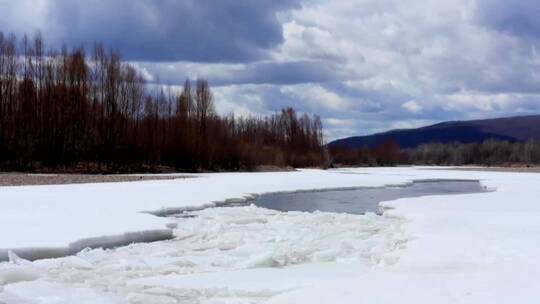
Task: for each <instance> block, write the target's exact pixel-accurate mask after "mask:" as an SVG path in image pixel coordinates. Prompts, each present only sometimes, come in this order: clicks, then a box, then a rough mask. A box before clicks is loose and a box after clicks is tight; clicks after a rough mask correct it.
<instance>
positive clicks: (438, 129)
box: [328, 115, 540, 148]
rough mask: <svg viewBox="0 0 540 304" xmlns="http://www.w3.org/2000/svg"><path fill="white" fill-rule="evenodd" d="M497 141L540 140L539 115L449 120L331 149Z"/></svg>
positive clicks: (359, 138)
mask: <svg viewBox="0 0 540 304" xmlns="http://www.w3.org/2000/svg"><path fill="white" fill-rule="evenodd" d="M490 138H494V139H499V140H507V141H511V142H515V141H526V140H528V139H531V138H533V139H538V140H540V115H533V116H518V117H506V118H495V119H484V120H470V121H450V122H443V123H438V124H435V125H431V126H427V127H421V128H417V129H399V130H391V131H388V132H384V133H377V134H373V135H367V136H355V137H348V138H343V139H338V140H336V141H333V142H331V143H329V144H328V146H329V147H344V148H359V147H363V146H369V147H373V146H377V145H379V144H382V143H384V142H386V141H388V140H394V141H395V142H396V143H397V144H398V145H399V146H400V147H402V148H414V147H417V146H418V145H421V144H425V143H432V142H440V143H449V142H460V143H475V142H482V141H484V140H487V139H490Z"/></svg>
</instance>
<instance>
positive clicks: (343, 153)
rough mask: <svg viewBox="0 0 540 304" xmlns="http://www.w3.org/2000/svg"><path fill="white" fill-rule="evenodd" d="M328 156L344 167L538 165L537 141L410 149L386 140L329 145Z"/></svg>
mask: <svg viewBox="0 0 540 304" xmlns="http://www.w3.org/2000/svg"><path fill="white" fill-rule="evenodd" d="M330 155H331V159H332V162H333V163H334V164H339V165H346V166H385V165H399V164H402V165H408V164H415V165H453V166H461V165H483V166H507V165H524V166H527V165H540V143H539V142H537V141H534V140H529V141H527V142H508V141H501V140H495V139H489V140H486V141H484V142H482V143H469V144H462V143H457V142H456V143H449V144H442V143H430V144H423V145H420V146H418V147H416V148H413V149H401V148H400V147H399V146H398V145H397V144H396V143H395V142H393V141H391V140H389V141H387V142H385V143H384V144H381V145H379V146H376V147H373V148H369V147H364V148H359V149H350V148H340V147H332V148H331V149H330Z"/></svg>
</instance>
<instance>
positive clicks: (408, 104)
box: [401, 100, 424, 113]
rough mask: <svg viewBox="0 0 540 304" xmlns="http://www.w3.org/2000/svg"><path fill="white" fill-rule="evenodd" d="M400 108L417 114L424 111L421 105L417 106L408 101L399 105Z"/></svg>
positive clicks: (415, 103) (412, 101)
mask: <svg viewBox="0 0 540 304" xmlns="http://www.w3.org/2000/svg"><path fill="white" fill-rule="evenodd" d="M401 107H402V108H404V109H405V110H407V111H409V112H411V113H419V112H422V110H423V109H424V108H423V107H422V106H421V105H419V104H418V103H417V102H416V101H414V100H409V101H407V102H405V103H403V104H402V105H401Z"/></svg>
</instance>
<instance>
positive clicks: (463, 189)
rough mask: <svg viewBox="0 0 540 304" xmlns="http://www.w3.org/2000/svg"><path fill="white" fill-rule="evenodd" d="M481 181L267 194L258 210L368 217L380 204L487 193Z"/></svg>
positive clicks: (441, 181) (258, 199) (258, 202)
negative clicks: (433, 196) (348, 214)
mask: <svg viewBox="0 0 540 304" xmlns="http://www.w3.org/2000/svg"><path fill="white" fill-rule="evenodd" d="M485 191H486V189H485V188H484V187H483V186H482V185H481V184H480V182H479V181H463V180H436V181H434V180H430V181H416V182H414V183H413V184H412V185H409V186H403V187H384V188H360V189H354V190H329V191H313V192H297V193H277V194H266V195H262V196H259V197H257V198H256V199H255V200H254V201H252V202H251V203H253V204H254V205H256V206H259V207H264V208H268V209H274V210H279V211H306V212H313V211H317V210H318V211H325V212H338V213H352V214H364V213H366V212H374V213H380V209H379V202H382V201H389V200H394V199H398V198H406V197H419V196H426V195H437V194H466V193H479V192H485Z"/></svg>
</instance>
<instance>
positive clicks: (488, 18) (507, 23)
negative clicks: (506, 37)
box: [476, 0, 540, 40]
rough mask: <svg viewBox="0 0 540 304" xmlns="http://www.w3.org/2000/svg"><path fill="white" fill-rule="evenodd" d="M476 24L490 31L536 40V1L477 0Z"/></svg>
mask: <svg viewBox="0 0 540 304" xmlns="http://www.w3.org/2000/svg"><path fill="white" fill-rule="evenodd" d="M477 4H478V7H477V12H476V14H477V19H478V22H479V23H480V24H482V25H484V26H486V27H489V28H491V29H494V30H497V31H501V32H507V33H511V34H514V35H517V36H523V37H528V38H533V39H535V40H538V39H539V38H540V9H539V7H538V5H539V3H538V1H537V0H517V1H507V0H478V3H477Z"/></svg>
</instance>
